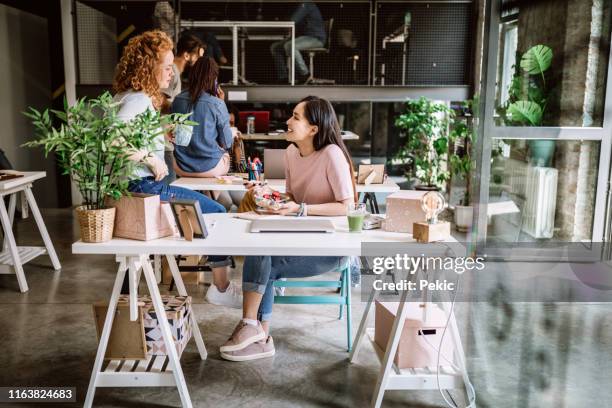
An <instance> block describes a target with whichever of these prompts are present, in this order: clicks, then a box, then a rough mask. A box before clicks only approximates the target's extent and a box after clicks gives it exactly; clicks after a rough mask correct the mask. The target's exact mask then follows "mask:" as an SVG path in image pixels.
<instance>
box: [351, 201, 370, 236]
mask: <svg viewBox="0 0 612 408" xmlns="http://www.w3.org/2000/svg"><path fill="white" fill-rule="evenodd" d="M366 215H367V211H366V205H365V204H364V203H350V204H349V205H348V208H347V211H346V216H347V217H348V224H349V232H361V231H362V230H363V219H364V218H365V216H366Z"/></svg>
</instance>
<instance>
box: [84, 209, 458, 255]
mask: <svg viewBox="0 0 612 408" xmlns="http://www.w3.org/2000/svg"><path fill="white" fill-rule="evenodd" d="M236 216H237V214H205V215H204V217H205V219H206V223H207V225H208V227H209V228H208V229H209V235H208V238H206V239H194V240H193V241H186V240H185V239H184V238H173V237H168V238H161V239H156V240H151V241H135V240H129V239H122V238H113V239H112V240H110V241H108V242H103V243H99V244H87V243H83V242H81V241H78V242H75V243H74V244H72V253H74V254H116V255H141V254H149V255H150V254H159V255H286V256H287V255H295V256H318V255H321V256H360V255H361V245H362V243H363V242H385V243H390V244H392V243H402V242H407V243H414V242H416V241H414V240H413V239H412V235H411V234H406V233H399V232H387V231H383V230H380V229H376V230H366V231H363V232H362V233H350V232H348V221H347V218H346V217H330V219H331V220H332V222H333V223H334V225H335V227H336V232H334V233H266V234H260V233H251V232H249V228H250V225H251V221H249V220H244V219H239V218H236ZM308 218H311V217H303V218H296V219H300V220H307V219H308ZM213 223H214V225H213ZM449 242H456V241H455V240H454V239H453V238H449Z"/></svg>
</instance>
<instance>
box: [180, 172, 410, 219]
mask: <svg viewBox="0 0 612 408" xmlns="http://www.w3.org/2000/svg"><path fill="white" fill-rule="evenodd" d="M266 182H267V183H268V185H269V186H270V187H272V188H273V189H275V190H277V191H279V192H281V193H284V192H285V179H267V180H266ZM172 185H173V186H177V187H184V188H188V189H189V190H198V191H246V188H245V187H244V185H243V184H222V183H218V182H217V179H215V178H198V177H180V178H178V179H177V180H176V181H174V182H172ZM399 190H400V187H399V186H398V185H397V183H395V182H394V181H393V180H391V179H389V178H388V179H387V180H385V182H384V183H381V184H357V194H361V193H363V198H362V201H363V202H364V203H368V202H369V204H370V209H371V211H372V213H374V214H378V213H379V209H378V202H377V201H376V195H375V194H376V193H395V192H396V191H399Z"/></svg>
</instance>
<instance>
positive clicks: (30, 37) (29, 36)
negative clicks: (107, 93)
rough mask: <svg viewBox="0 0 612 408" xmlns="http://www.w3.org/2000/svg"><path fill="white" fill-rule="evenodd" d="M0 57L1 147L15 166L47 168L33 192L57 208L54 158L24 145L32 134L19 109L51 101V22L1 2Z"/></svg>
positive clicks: (43, 202)
mask: <svg viewBox="0 0 612 408" xmlns="http://www.w3.org/2000/svg"><path fill="white" fill-rule="evenodd" d="M0 55H1V56H2V57H1V58H0V124H1V125H0V148H1V149H3V150H4V151H5V152H6V155H7V157H8V159H9V160H10V161H11V163H12V164H13V166H14V167H15V168H16V169H18V170H44V171H46V172H47V178H46V179H45V180H44V181H43V182H37V183H35V184H34V194H35V196H36V200H37V201H38V204H39V206H41V207H57V202H58V200H57V184H56V175H55V172H56V170H55V163H54V158H53V157H49V158H46V159H45V158H44V155H43V154H42V152H41V151H40V150H33V149H26V148H24V147H20V146H21V144H23V143H24V142H26V141H28V140H31V138H32V136H33V129H32V126H31V125H30V123H29V120H28V118H26V117H25V116H23V114H22V113H21V112H23V111H25V110H26V109H27V107H28V106H33V107H35V108H37V109H39V110H40V109H45V108H47V107H49V106H50V105H51V94H52V92H53V90H52V89H51V70H50V62H49V41H48V30H47V20H46V19H45V18H42V17H39V16H35V15H33V14H29V13H26V12H23V11H21V10H17V9H14V8H11V7H8V6H5V5H0Z"/></svg>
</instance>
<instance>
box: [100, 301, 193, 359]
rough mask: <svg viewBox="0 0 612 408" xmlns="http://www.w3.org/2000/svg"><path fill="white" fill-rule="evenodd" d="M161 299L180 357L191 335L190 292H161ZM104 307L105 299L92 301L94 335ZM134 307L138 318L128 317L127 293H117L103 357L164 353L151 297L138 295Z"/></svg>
mask: <svg viewBox="0 0 612 408" xmlns="http://www.w3.org/2000/svg"><path fill="white" fill-rule="evenodd" d="M162 302H163V304H164V309H165V310H166V317H167V318H168V323H169V324H170V331H171V332H172V338H173V340H174V344H175V346H176V351H177V353H178V355H179V357H180V356H181V354H182V353H183V350H185V347H186V346H187V343H189V339H191V335H192V326H191V325H192V321H191V319H193V318H194V317H193V311H192V308H191V296H172V295H162ZM107 309H108V303H97V304H95V305H94V315H95V319H96V329H97V331H98V339H99V338H100V335H101V333H102V327H104V320H105V318H106V311H107ZM138 309H139V310H138V313H139V317H138V320H136V321H134V322H132V321H130V309H129V295H119V300H118V301H117V311H116V313H115V320H114V321H113V327H112V329H111V333H110V337H109V341H108V347H107V350H106V355H105V357H104V358H105V359H113V360H122V359H124V360H143V359H146V358H147V356H150V355H157V356H165V355H167V352H166V347H165V345H164V340H163V337H162V333H161V330H160V328H159V322H158V320H157V314H156V313H155V308H154V307H153V302H152V301H151V298H150V297H149V296H139V297H138Z"/></svg>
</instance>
